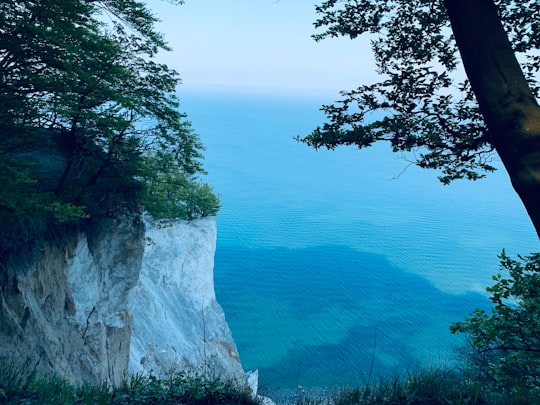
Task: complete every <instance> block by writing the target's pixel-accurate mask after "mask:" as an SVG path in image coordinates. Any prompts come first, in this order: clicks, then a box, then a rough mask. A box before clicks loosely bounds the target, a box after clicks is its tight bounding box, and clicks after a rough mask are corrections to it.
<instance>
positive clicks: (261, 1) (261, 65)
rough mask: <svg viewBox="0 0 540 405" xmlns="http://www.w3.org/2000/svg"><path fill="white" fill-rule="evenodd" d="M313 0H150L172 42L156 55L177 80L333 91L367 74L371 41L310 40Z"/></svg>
mask: <svg viewBox="0 0 540 405" xmlns="http://www.w3.org/2000/svg"><path fill="white" fill-rule="evenodd" d="M316 3H317V1H316V0H313V1H305V0H278V1H276V0H186V1H185V3H184V4H183V5H172V4H170V3H167V2H166V1H163V0H160V1H157V0H154V1H151V2H149V3H148V4H149V7H150V9H151V10H152V11H153V12H154V14H155V15H156V16H157V17H158V18H159V19H160V20H161V22H160V23H159V24H158V25H157V26H158V29H159V30H160V31H161V32H162V33H163V34H164V35H165V38H166V39H167V41H168V42H169V44H170V45H171V47H172V48H173V51H172V52H169V53H167V54H162V55H160V60H161V61H163V62H165V63H167V65H169V66H170V67H172V68H174V69H176V70H177V71H178V72H179V73H180V76H181V78H182V82H183V86H184V87H186V88H188V89H190V88H199V89H200V88H204V87H208V88H214V89H216V88H228V89H231V88H232V89H235V90H238V91H243V90H245V91H252V90H261V89H262V90H267V91H268V90H270V91H278V92H288V91H293V92H326V93H334V94H337V93H338V92H339V90H350V89H352V88H355V87H356V86H358V85H360V84H363V83H365V82H366V80H369V81H372V80H374V78H375V77H376V76H375V73H374V71H375V68H374V65H373V59H372V55H371V52H370V49H369V42H368V41H367V40H363V39H355V40H350V39H348V38H337V39H326V40H324V41H322V42H318V43H317V42H315V41H314V40H313V39H312V38H311V35H312V34H314V33H317V32H319V31H320V30H315V28H314V26H313V22H314V21H315V20H316V18H317V15H316V13H315V6H314V5H315V4H316Z"/></svg>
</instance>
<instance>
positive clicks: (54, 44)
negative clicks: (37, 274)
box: [0, 0, 219, 240]
mask: <svg viewBox="0 0 540 405" xmlns="http://www.w3.org/2000/svg"><path fill="white" fill-rule="evenodd" d="M156 21H157V20H156V18H155V17H154V16H153V15H152V13H151V12H150V11H149V10H148V9H147V7H146V6H145V5H144V3H142V2H140V1H138V0H127V1H126V0H103V1H83V0H59V1H54V2H51V1H46V0H24V1H16V0H6V1H2V3H1V4H0V41H1V44H2V45H1V46H0V132H1V138H0V169H1V170H2V173H4V174H5V178H4V182H5V183H4V187H3V188H2V189H1V190H0V218H1V220H2V222H3V223H5V224H11V225H12V227H10V226H8V227H7V228H9V231H8V230H4V231H3V232H5V234H4V235H2V239H3V240H5V239H6V238H9V235H8V233H9V234H13V233H14V229H13V227H15V228H17V227H18V229H16V231H18V232H15V233H18V235H17V236H16V237H21V236H23V237H24V234H25V233H28V230H29V229H32V228H34V229H35V228H36V227H37V228H39V226H44V223H43V219H46V221H56V222H58V221H60V222H63V221H76V220H80V219H84V218H87V217H89V216H92V217H95V216H99V215H106V214H107V213H110V211H111V210H112V209H115V208H117V207H118V206H121V205H122V204H131V203H133V202H136V203H138V204H139V205H142V206H143V207H144V208H145V209H147V210H148V211H150V213H151V214H152V215H154V216H157V217H158V218H163V217H166V218H184V219H191V218H195V217H197V216H200V215H212V214H215V213H216V212H217V210H218V209H219V201H218V199H217V198H216V197H215V195H213V193H212V190H211V188H210V187H209V186H208V185H204V184H201V183H200V182H199V177H198V176H199V174H204V173H205V171H204V169H203V166H202V163H201V158H202V154H201V151H202V150H203V146H202V144H201V143H200V141H199V139H198V137H197V135H196V134H195V133H194V132H193V131H192V129H191V127H190V123H189V122H188V121H186V119H185V118H186V117H185V115H183V114H181V113H180V112H179V111H178V107H179V103H178V99H177V97H176V95H175V92H176V88H177V85H178V84H179V78H178V74H177V73H176V72H175V71H174V70H172V69H170V68H169V67H167V66H166V65H164V64H160V63H157V62H156V61H155V56H156V54H157V53H158V52H159V51H162V50H168V47H167V44H166V42H165V40H164V39H163V37H162V35H161V34H160V33H158V32H157V31H156V30H155V27H154V25H155V22H156ZM198 193H199V194H201V195H202V196H203V197H204V198H203V200H204V202H203V200H201V201H198V202H197V203H196V204H194V203H193V202H190V201H189V200H190V199H192V198H194V197H193V195H198ZM197 204H199V205H200V207H199V206H198V205H197ZM179 206H180V207H182V206H183V207H185V206H189V207H190V208H189V209H183V208H182V209H179V208H177V207H179ZM193 207H195V208H193ZM4 228H6V227H4Z"/></svg>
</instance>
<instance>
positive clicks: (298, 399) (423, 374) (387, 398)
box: [276, 368, 540, 405]
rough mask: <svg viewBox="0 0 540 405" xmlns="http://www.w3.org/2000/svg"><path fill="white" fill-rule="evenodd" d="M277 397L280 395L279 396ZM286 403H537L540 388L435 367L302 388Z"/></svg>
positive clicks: (538, 401)
mask: <svg viewBox="0 0 540 405" xmlns="http://www.w3.org/2000/svg"><path fill="white" fill-rule="evenodd" d="M276 399H278V397H276ZM279 404H287V405H536V404H540V390H531V389H524V388H523V389H520V388H519V387H508V388H506V389H503V390H501V389H496V388H495V387H494V386H491V385H490V384H489V383H488V382H486V381H485V380H481V379H478V378H473V377H471V376H468V375H467V374H465V373H463V372H462V371H458V370H455V369H447V368H432V369H422V370H419V371H414V372H413V371H408V372H406V373H405V374H403V375H396V376H393V377H385V378H380V379H379V380H378V381H376V382H373V383H370V384H368V385H365V386H360V387H337V388H333V389H330V390H329V389H325V390H305V391H304V390H303V389H302V390H299V391H298V392H297V393H296V394H295V395H294V396H289V398H288V399H284V398H280V400H279Z"/></svg>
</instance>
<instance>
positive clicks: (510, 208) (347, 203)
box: [180, 92, 539, 389]
mask: <svg viewBox="0 0 540 405" xmlns="http://www.w3.org/2000/svg"><path fill="white" fill-rule="evenodd" d="M180 96H181V99H182V100H183V105H182V109H183V111H186V112H187V113H188V116H189V118H190V120H191V121H192V123H193V127H194V129H195V130H196V131H197V132H198V133H199V134H200V136H201V139H202V141H203V142H204V143H205V145H206V147H207V151H206V153H205V155H206V159H205V166H206V168H207V170H208V171H209V175H208V177H207V180H208V181H209V182H210V183H211V184H212V185H213V186H214V188H215V191H216V192H217V193H218V194H219V195H220V196H221V201H222V203H223V208H222V210H221V212H220V213H219V215H218V241H217V251H216V257H215V285H216V294H217V297H218V301H219V302H220V304H221V305H222V306H223V308H224V310H225V314H226V317H227V320H228V323H229V325H230V327H231V330H232V332H233V337H234V339H235V341H236V343H237V346H238V350H239V353H240V358H241V361H242V363H243V365H244V368H245V369H259V377H260V384H261V386H262V387H264V388H267V389H276V388H282V389H283V388H291V387H296V386H297V385H302V386H304V387H321V386H333V385H336V384H339V385H343V384H348V383H358V382H363V381H365V380H366V379H367V377H368V375H369V374H372V375H377V374H388V373H394V372H396V371H399V370H402V369H404V368H414V367H418V366H420V365H434V364H438V363H439V362H452V361H453V360H452V359H454V358H455V356H454V349H455V347H456V346H459V345H462V344H463V341H462V339H461V338H460V337H456V336H452V335H450V333H449V332H448V325H449V324H450V323H451V322H453V321H457V320H462V319H463V318H464V317H465V316H466V314H467V313H469V312H470V311H472V310H473V309H474V308H475V307H486V305H487V299H486V296H485V292H484V291H485V287H486V286H488V285H490V284H491V275H492V274H494V273H496V272H497V270H498V259H497V255H498V254H499V253H500V252H501V249H502V248H506V250H507V252H508V253H509V254H511V255H514V254H516V253H518V252H519V253H524V254H527V253H529V252H532V251H536V250H538V248H539V246H538V239H537V237H536V235H535V233H534V230H533V227H532V225H531V224H530V222H529V220H528V217H527V215H526V213H525V210H524V209H523V207H522V206H521V203H520V201H519V200H518V198H517V197H516V195H515V193H514V192H513V191H512V189H511V186H510V184H509V181H508V179H507V177H506V174H505V172H504V171H502V170H501V171H499V172H497V173H495V174H492V175H490V176H489V177H488V179H486V180H482V181H479V182H474V183H473V182H466V181H459V182H456V183H454V184H452V185H450V186H443V185H441V184H440V183H439V182H438V181H437V179H436V173H435V172H432V171H426V170H422V169H419V168H416V167H414V166H410V167H408V162H407V161H406V158H407V156H405V157H404V156H401V155H396V154H392V152H391V151H390V148H389V147H388V145H376V146H374V147H371V148H369V149H367V150H362V151H359V150H357V149H355V148H352V147H349V148H338V149H337V150H336V151H332V152H330V151H314V150H312V149H310V148H308V147H306V146H304V145H302V144H299V143H297V142H296V141H294V140H293V137H294V136H295V135H304V134H307V133H308V132H309V131H310V130H312V129H313V128H314V127H315V126H316V125H318V124H320V123H322V120H323V116H322V114H321V113H320V112H319V110H318V109H319V107H320V105H321V104H323V103H329V102H331V101H332V99H331V98H328V97H324V96H319V97H317V96H310V97H307V96H302V95H294V96H291V95H289V96H276V95H266V96H264V95H260V94H259V95H249V94H243V95H239V94H236V95H234V94H230V93H223V92H222V93H217V92H216V93H215V94H212V93H208V92H206V93H205V92H200V93H197V92H186V93H185V94H181V95H180ZM408 158H411V156H408Z"/></svg>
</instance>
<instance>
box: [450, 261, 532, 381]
mask: <svg viewBox="0 0 540 405" xmlns="http://www.w3.org/2000/svg"><path fill="white" fill-rule="evenodd" d="M500 259H501V262H500V267H501V270H503V271H504V272H507V273H508V277H503V275H502V274H501V273H499V274H497V275H496V276H493V280H494V281H495V282H496V283H495V284H494V285H493V286H492V287H488V288H487V291H488V292H489V293H490V300H491V302H492V303H493V304H494V307H493V309H492V311H491V313H490V314H488V313H486V312H485V311H483V310H480V309H477V310H476V311H475V312H474V313H473V314H471V315H470V316H469V317H468V318H467V319H466V320H465V321H463V322H456V323H454V324H452V326H451V327H450V330H451V331H452V333H463V334H465V335H466V337H467V340H468V342H469V343H470V345H471V346H472V348H473V349H474V351H475V352H476V354H477V356H473V365H474V366H476V367H477V368H478V370H477V371H479V372H480V373H481V374H482V375H483V377H484V378H487V380H488V381H492V382H493V383H494V384H495V385H496V386H498V387H499V388H504V389H509V387H514V388H515V387H521V388H525V389H530V388H536V389H540V300H539V297H540V253H536V254H533V255H531V256H528V257H520V258H519V259H520V260H513V259H511V258H509V257H508V256H507V255H506V254H505V252H504V251H503V253H502V254H501V256H500Z"/></svg>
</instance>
